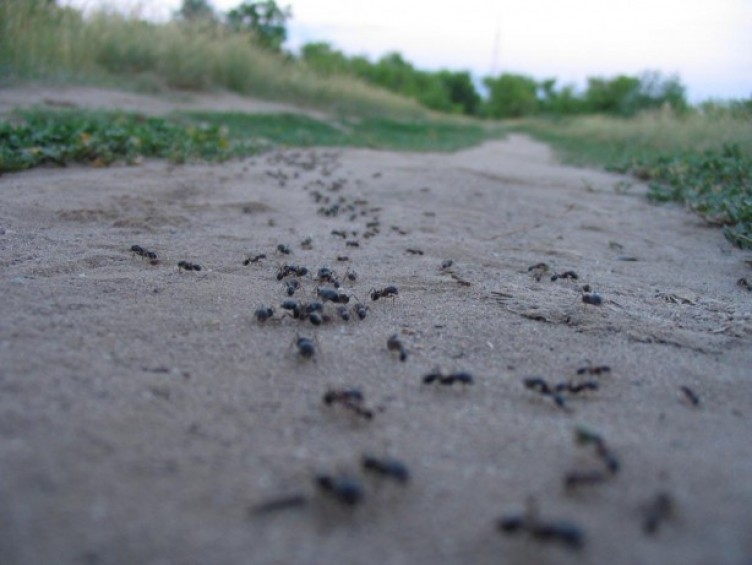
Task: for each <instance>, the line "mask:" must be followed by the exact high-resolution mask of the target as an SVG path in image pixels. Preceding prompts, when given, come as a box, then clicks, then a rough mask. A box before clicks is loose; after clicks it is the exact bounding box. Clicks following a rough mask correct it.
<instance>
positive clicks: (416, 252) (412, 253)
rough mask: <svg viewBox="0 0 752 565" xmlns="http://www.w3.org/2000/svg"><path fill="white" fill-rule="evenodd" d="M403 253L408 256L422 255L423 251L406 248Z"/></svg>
mask: <svg viewBox="0 0 752 565" xmlns="http://www.w3.org/2000/svg"><path fill="white" fill-rule="evenodd" d="M405 251H406V252H407V253H409V254H410V255H423V251H422V250H420V249H412V248H407V249H405Z"/></svg>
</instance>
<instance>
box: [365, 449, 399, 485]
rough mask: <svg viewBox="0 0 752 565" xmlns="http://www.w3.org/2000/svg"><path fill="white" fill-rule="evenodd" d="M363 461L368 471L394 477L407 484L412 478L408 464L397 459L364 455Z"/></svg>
mask: <svg viewBox="0 0 752 565" xmlns="http://www.w3.org/2000/svg"><path fill="white" fill-rule="evenodd" d="M361 463H362V464H363V469H365V470H366V471H371V472H373V473H377V474H379V475H383V476H384V477H389V478H392V479H394V480H395V481H397V482H400V483H403V484H405V483H407V482H408V481H409V480H410V471H409V470H408V468H407V466H406V465H405V464H404V463H403V462H402V461H399V460H397V459H391V458H377V457H373V456H372V455H364V456H363V459H362V461H361Z"/></svg>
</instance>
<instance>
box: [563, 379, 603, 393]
mask: <svg viewBox="0 0 752 565" xmlns="http://www.w3.org/2000/svg"><path fill="white" fill-rule="evenodd" d="M583 390H598V383H597V382H596V381H583V382H581V383H573V382H571V381H567V382H563V383H557V384H556V386H555V387H554V391H555V392H571V393H572V394H578V393H580V392H582V391H583Z"/></svg>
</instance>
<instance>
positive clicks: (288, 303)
mask: <svg viewBox="0 0 752 565" xmlns="http://www.w3.org/2000/svg"><path fill="white" fill-rule="evenodd" d="M279 307H280V308H282V309H283V310H287V311H288V312H290V313H291V314H292V317H293V318H295V319H298V318H300V312H301V306H300V304H299V303H298V301H297V300H285V301H284V302H283V303H282V304H280V306H279Z"/></svg>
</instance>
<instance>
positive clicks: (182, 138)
mask: <svg viewBox="0 0 752 565" xmlns="http://www.w3.org/2000/svg"><path fill="white" fill-rule="evenodd" d="M501 135H502V130H501V129H500V128H498V127H497V128H487V127H483V126H482V125H479V124H477V123H461V122H442V121H419V122H416V121H411V122H405V121H397V120H388V119H381V118H380V119H377V118H371V119H366V120H360V121H354V122H350V123H348V124H330V123H327V122H323V121H319V120H316V119H313V118H311V117H308V116H303V115H297V114H274V115H271V114H238V113H209V112H184V113H179V114H174V115H173V116H171V117H169V118H154V117H145V116H141V115H138V114H126V113H112V112H82V111H80V110H67V111H51V110H33V111H26V112H21V113H18V114H17V115H16V118H15V119H14V122H13V123H11V122H7V123H3V122H0V173H1V172H9V171H18V170H22V169H29V168H32V167H36V166H40V165H44V164H55V165H65V164H67V163H74V162H75V163H87V164H93V165H97V166H104V165H108V164H110V163H112V162H114V161H117V160H122V161H125V162H127V163H136V162H138V161H139V160H140V159H142V158H146V157H154V158H166V159H170V160H172V161H175V162H184V161H186V160H189V159H202V160H206V161H222V160H225V159H229V158H231V157H234V156H241V155H249V154H253V153H256V152H258V151H260V150H263V149H265V148H270V147H273V146H290V147H313V146H330V147H331V146H347V147H373V148H382V149H395V150H411V151H453V150H457V149H461V148H464V147H469V146H472V145H475V144H477V143H480V142H482V141H484V140H486V139H490V138H498V137H500V136H501Z"/></svg>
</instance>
